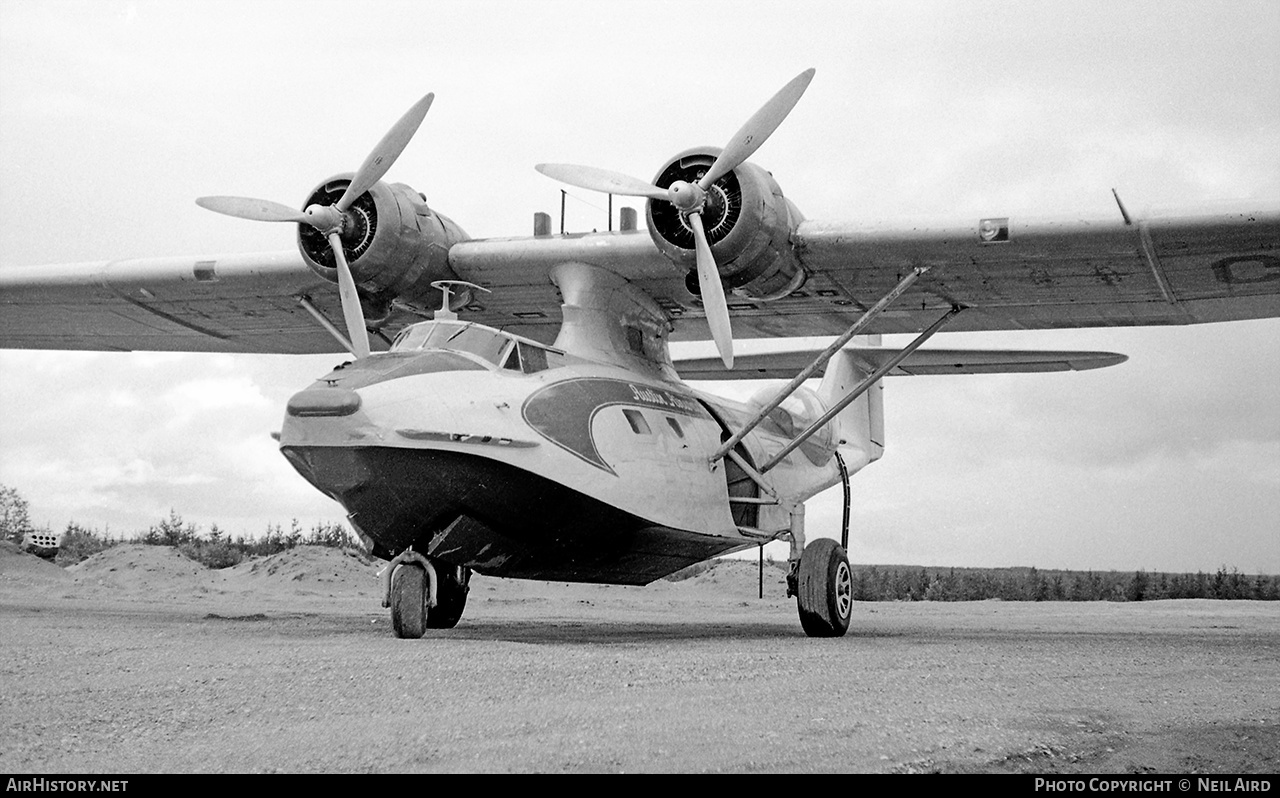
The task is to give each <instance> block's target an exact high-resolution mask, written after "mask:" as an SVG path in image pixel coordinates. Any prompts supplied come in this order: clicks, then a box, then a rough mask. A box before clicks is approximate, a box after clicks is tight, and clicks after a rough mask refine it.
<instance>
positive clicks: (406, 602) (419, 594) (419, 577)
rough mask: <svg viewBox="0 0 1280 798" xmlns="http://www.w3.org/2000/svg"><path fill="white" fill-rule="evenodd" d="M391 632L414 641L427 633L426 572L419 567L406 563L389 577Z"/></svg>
mask: <svg viewBox="0 0 1280 798" xmlns="http://www.w3.org/2000/svg"><path fill="white" fill-rule="evenodd" d="M391 630H392V631H393V632H395V635H396V637H408V638H414V639H416V638H419V637H422V635H423V634H424V633H425V632H426V631H427V572H426V571H424V570H423V569H422V567H421V566H418V565H414V564H412V563H406V564H404V565H401V566H398V567H397V568H396V570H395V573H393V574H392V575H391Z"/></svg>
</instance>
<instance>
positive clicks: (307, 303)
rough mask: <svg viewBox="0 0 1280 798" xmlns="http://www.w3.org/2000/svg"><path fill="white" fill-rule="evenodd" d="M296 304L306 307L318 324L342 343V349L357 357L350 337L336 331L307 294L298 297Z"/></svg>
mask: <svg viewBox="0 0 1280 798" xmlns="http://www.w3.org/2000/svg"><path fill="white" fill-rule="evenodd" d="M298 304H299V305H301V306H302V307H304V308H306V311H307V312H308V313H310V314H311V315H312V316H313V317H314V318H315V320H316V321H317V322H319V324H320V326H321V327H323V328H324V329H325V331H326V332H328V333H329V334H330V335H332V336H333V339H334V340H335V341H337V342H338V343H340V344H342V348H343V349H345V350H347V351H348V352H350V353H351V354H353V355H356V357H359V355H357V354H356V348H355V347H354V346H352V345H351V339H350V338H348V337H347V336H345V335H343V334H342V333H340V332H338V328H337V327H334V326H333V322H331V321H329V319H327V318H325V315H324V314H323V313H321V312H320V308H318V307H316V306H315V305H313V304H311V297H308V296H300V297H298Z"/></svg>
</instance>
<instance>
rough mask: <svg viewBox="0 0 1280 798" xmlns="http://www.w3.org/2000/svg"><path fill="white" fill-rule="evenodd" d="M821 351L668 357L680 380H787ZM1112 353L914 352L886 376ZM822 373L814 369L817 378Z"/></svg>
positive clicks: (1021, 366) (877, 358)
mask: <svg viewBox="0 0 1280 798" xmlns="http://www.w3.org/2000/svg"><path fill="white" fill-rule="evenodd" d="M822 349H823V347H814V348H811V349H794V350H788V351H782V352H766V353H761V354H738V355H735V357H734V368H733V371H727V370H725V367H724V364H723V363H721V362H720V358H718V357H693V358H674V359H673V360H674V363H675V367H676V371H677V372H678V373H679V374H680V377H681V378H682V379H686V380H760V379H791V378H792V377H794V376H795V375H796V374H797V373H798V372H799V371H800V370H801V369H803V368H804V367H805V366H807V365H809V364H810V363H811V362H812V361H813V359H814V358H815V357H817V355H818V354H819V353H820V352H821V351H822ZM844 351H846V352H851V353H853V354H854V357H855V358H857V360H859V361H861V363H862V364H863V365H864V366H866V367H867V371H874V370H875V369H877V368H879V366H880V365H881V364H882V363H886V362H888V360H889V359H890V358H892V357H893V356H894V355H896V354H897V353H898V350H896V349H881V348H862V347H852V348H849V349H846V350H844ZM1128 359H1129V358H1128V356H1127V355H1120V354H1116V353H1115V352H1069V351H1047V350H1046V351H1039V350H1008V349H917V350H916V351H915V352H912V353H911V355H910V356H908V357H907V359H906V360H904V361H902V363H900V364H898V367H897V368H895V369H894V370H893V371H890V372H889V375H888V376H891V377H902V376H933V375H938V374H1020V373H1028V372H1038V371H1085V370H1087V369H1100V368H1105V367H1107V366H1115V365H1118V364H1120V363H1123V362H1125V361H1126V360H1128ZM821 373H822V371H821V370H819V371H818V374H821Z"/></svg>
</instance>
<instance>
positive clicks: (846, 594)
mask: <svg viewBox="0 0 1280 798" xmlns="http://www.w3.org/2000/svg"><path fill="white" fill-rule="evenodd" d="M796 586H797V590H796V606H797V607H798V608H799V610H800V625H801V626H802V627H804V632H805V634H807V635H809V637H841V636H842V635H844V633H845V632H847V631H848V630H849V618H850V616H851V615H852V614H853V571H852V570H850V568H849V560H848V558H847V557H845V555H844V549H843V548H841V546H840V544H839V543H836V542H835V541H834V540H830V539H827V538H818V539H817V540H815V541H813V542H812V543H810V544H809V545H808V546H805V547H804V551H802V552H800V569H799V572H798V573H797V575H796Z"/></svg>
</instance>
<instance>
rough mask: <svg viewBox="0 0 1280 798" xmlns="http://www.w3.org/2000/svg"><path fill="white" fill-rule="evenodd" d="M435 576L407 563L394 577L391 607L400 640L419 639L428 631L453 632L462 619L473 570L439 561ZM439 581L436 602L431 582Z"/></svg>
mask: <svg viewBox="0 0 1280 798" xmlns="http://www.w3.org/2000/svg"><path fill="white" fill-rule="evenodd" d="M431 565H432V568H431V574H428V571H427V569H426V568H424V567H423V566H422V565H420V564H419V563H418V562H413V561H411V562H405V563H403V564H401V565H398V566H396V567H395V570H394V571H393V572H392V574H391V589H390V596H389V597H388V604H389V605H390V607H391V629H392V631H393V632H394V633H395V636H396V637H400V638H410V639H417V638H420V637H422V636H423V635H424V634H426V632H427V630H428V629H452V628H453V627H455V626H457V625H458V621H459V620H460V619H461V618H462V611H463V610H464V609H465V608H466V606H467V593H468V591H470V589H471V586H470V582H471V569H470V568H466V567H464V566H454V565H447V564H445V563H443V562H440V561H436V562H434V563H432V564H431ZM432 581H434V582H435V602H434V604H433V603H432V601H431V598H432V596H431V592H432V591H431V587H432V585H431V583H432Z"/></svg>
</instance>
